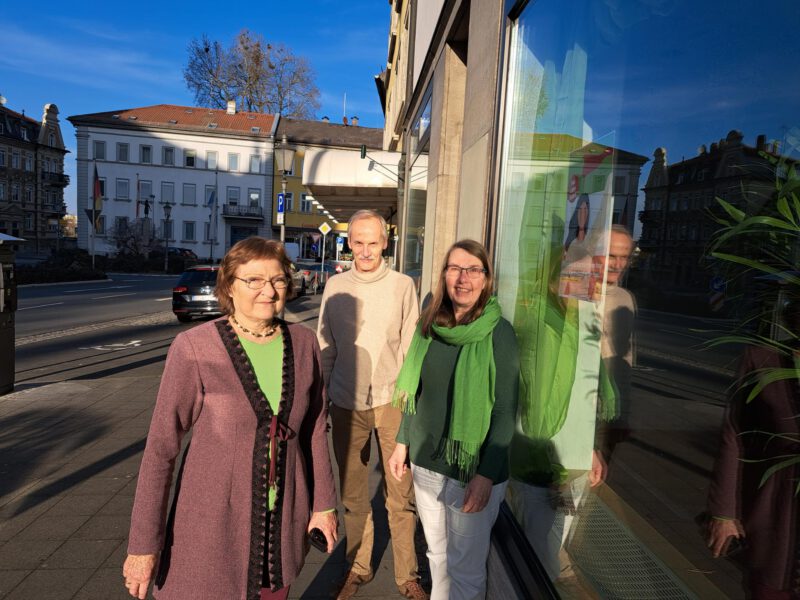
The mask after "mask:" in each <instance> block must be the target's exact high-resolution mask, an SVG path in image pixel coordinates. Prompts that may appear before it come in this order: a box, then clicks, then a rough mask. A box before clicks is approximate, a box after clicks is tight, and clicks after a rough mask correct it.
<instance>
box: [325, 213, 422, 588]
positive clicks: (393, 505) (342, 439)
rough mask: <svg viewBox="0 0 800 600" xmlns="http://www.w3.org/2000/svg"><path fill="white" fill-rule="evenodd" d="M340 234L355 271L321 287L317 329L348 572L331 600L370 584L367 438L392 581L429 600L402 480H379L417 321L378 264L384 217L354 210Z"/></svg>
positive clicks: (400, 280)
mask: <svg viewBox="0 0 800 600" xmlns="http://www.w3.org/2000/svg"><path fill="white" fill-rule="evenodd" d="M347 231H348V240H349V244H350V248H351V249H352V251H353V268H352V269H351V270H349V271H347V272H345V273H342V274H340V275H336V276H334V277H332V278H331V279H330V280H329V281H328V283H327V285H326V286H325V293H324V294H323V296H322V304H321V306H320V313H319V325H318V328H317V337H318V338H319V343H320V347H321V348H322V369H323V374H324V376H325V383H326V384H327V387H328V398H329V399H330V401H331V407H330V414H331V422H332V424H333V434H332V435H333V450H334V453H335V455H336V462H337V463H338V465H339V483H340V486H339V487H340V492H341V495H342V504H344V508H345V515H344V525H345V531H346V533H347V560H348V563H349V564H350V568H349V570H348V572H347V575H346V576H345V577H344V579H343V580H342V582H341V583H340V585H339V588H338V589H337V596H336V598H338V599H339V600H345V599H347V598H350V597H351V596H353V595H354V594H355V593H356V592H357V591H358V588H359V586H361V585H362V584H364V583H367V582H368V581H370V580H371V579H372V577H373V571H372V546H373V522H372V509H371V506H370V497H369V488H368V481H369V463H370V447H371V444H370V438H371V436H372V433H373V432H374V433H375V436H376V439H377V442H378V444H379V446H380V458H381V461H382V463H383V472H384V492H385V494H386V509H387V511H388V513H389V530H390V532H391V536H392V550H393V553H394V573H395V581H396V583H397V587H398V589H399V590H400V593H401V594H402V595H404V596H405V597H407V598H421V599H424V598H427V595H426V594H425V592H424V591H423V590H422V587H421V586H420V585H419V581H418V577H417V558H416V552H415V549H414V530H415V528H416V510H415V507H414V488H413V484H412V481H411V476H410V472H409V473H406V476H405V477H403V479H402V480H401V481H399V482H398V481H397V480H396V479H395V478H394V477H387V476H386V473H388V467H387V461H388V460H389V457H390V456H391V455H392V452H393V451H394V447H395V436H396V435H397V430H398V429H399V427H400V421H401V419H402V415H401V412H400V410H399V409H397V408H394V407H393V406H392V405H391V401H392V393H393V392H394V386H395V380H396V379H397V374H398V373H399V371H400V367H401V366H402V364H403V359H404V358H405V354H406V351H407V350H408V347H409V344H410V343H411V337H412V336H413V334H414V329H415V327H416V324H417V319H418V317H419V304H418V301H417V294H416V290H415V288H414V282H413V281H412V280H411V278H410V277H408V276H406V275H402V274H400V273H398V272H396V271H393V270H391V269H390V268H389V267H387V266H386V263H385V262H384V261H383V259H382V257H381V253H382V252H383V250H385V249H386V246H387V242H388V237H387V232H386V221H384V219H383V217H381V216H380V215H379V214H378V213H376V212H374V211H368V210H361V211H358V212H357V213H355V214H354V215H353V217H352V218H351V219H350V223H349V224H348V227H347Z"/></svg>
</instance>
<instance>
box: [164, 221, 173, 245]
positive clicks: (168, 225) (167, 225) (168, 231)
mask: <svg viewBox="0 0 800 600" xmlns="http://www.w3.org/2000/svg"><path fill="white" fill-rule="evenodd" d="M173 223H175V221H173V220H172V219H169V220H167V219H161V236H162V237H163V238H164V239H165V240H172V239H174V237H175V236H173V235H172V224H173Z"/></svg>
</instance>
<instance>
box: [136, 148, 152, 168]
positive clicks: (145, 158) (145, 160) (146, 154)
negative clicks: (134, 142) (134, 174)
mask: <svg viewBox="0 0 800 600" xmlns="http://www.w3.org/2000/svg"><path fill="white" fill-rule="evenodd" d="M139 162H140V163H142V164H145V165H149V164H152V162H153V147H152V146H139Z"/></svg>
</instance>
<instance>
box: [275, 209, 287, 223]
mask: <svg viewBox="0 0 800 600" xmlns="http://www.w3.org/2000/svg"><path fill="white" fill-rule="evenodd" d="M285 216H286V215H285V214H284V213H282V212H279V213H278V219H277V221H276V222H277V224H278V225H283V223H284V217H285Z"/></svg>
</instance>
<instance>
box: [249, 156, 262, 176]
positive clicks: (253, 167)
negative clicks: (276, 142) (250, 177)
mask: <svg viewBox="0 0 800 600" xmlns="http://www.w3.org/2000/svg"><path fill="white" fill-rule="evenodd" d="M250 172H251V173H260V172H261V157H260V156H258V154H251V155H250Z"/></svg>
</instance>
